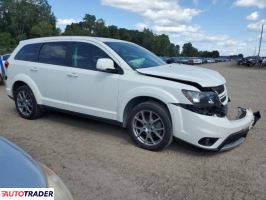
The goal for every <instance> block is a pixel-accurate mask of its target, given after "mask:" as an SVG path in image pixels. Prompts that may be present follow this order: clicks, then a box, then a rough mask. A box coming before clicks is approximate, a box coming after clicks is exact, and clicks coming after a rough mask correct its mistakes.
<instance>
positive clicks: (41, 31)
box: [0, 0, 58, 45]
mask: <svg viewBox="0 0 266 200" xmlns="http://www.w3.org/2000/svg"><path fill="white" fill-rule="evenodd" d="M0 19H1V23H0V32H8V33H10V35H11V36H12V38H13V40H14V42H13V43H12V44H11V45H16V44H17V43H18V42H19V41H20V40H21V39H27V38H31V37H39V36H50V35H57V34H58V30H57V29H56V18H55V16H54V14H53V13H52V11H51V6H50V5H49V4H48V1H47V0H0Z"/></svg>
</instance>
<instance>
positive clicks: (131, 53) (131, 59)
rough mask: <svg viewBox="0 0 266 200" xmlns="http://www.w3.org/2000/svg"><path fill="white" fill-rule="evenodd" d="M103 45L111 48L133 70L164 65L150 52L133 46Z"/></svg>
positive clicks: (111, 43) (109, 43)
mask: <svg viewBox="0 0 266 200" xmlns="http://www.w3.org/2000/svg"><path fill="white" fill-rule="evenodd" d="M105 44H107V45H108V46H109V47H110V48H112V49H113V50H114V51H115V52H116V53H117V54H118V55H119V56H120V57H121V58H122V59H123V60H124V61H125V62H126V63H127V64H128V65H129V66H130V67H132V68H133V69H141V68H148V67H156V66H160V65H165V64H166V63H165V62H164V61H162V60H161V59H160V58H159V57H157V56H156V55H154V54H153V53H151V52H150V51H148V50H146V49H144V48H142V47H140V46H138V45H135V44H131V43H126V42H105Z"/></svg>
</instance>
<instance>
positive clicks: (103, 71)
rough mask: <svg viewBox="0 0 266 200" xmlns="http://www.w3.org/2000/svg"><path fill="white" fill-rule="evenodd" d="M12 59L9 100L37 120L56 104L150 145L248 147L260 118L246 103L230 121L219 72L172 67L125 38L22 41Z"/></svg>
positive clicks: (226, 99) (21, 112)
mask: <svg viewBox="0 0 266 200" xmlns="http://www.w3.org/2000/svg"><path fill="white" fill-rule="evenodd" d="M8 62H9V63H7V67H8V68H7V86H6V91H7V94H8V96H9V97H11V98H13V99H14V100H15V105H16V108H17V110H18V113H19V114H20V115H21V117H23V118H25V119H36V118H38V117H40V116H41V114H42V113H43V110H44V109H56V110H60V111H64V112H68V113H74V114H80V115H82V116H89V117H93V118H96V119H101V120H105V121H109V122H113V123H116V124H120V125H121V126H123V127H126V128H128V130H129V132H130V134H131V136H132V138H133V140H134V141H135V142H136V144H138V145H139V146H140V147H142V148H145V149H148V150H154V151H156V150H161V149H163V148H165V147H167V146H168V145H169V144H170V143H171V142H172V139H173V137H176V138H179V139H181V140H184V141H186V142H189V143H191V144H193V145H195V146H198V147H201V148H204V149H208V150H228V149H231V148H233V147H235V146H237V145H239V144H241V143H242V142H243V141H244V140H245V137H246V136H247V134H248V131H249V130H250V129H251V128H252V127H253V126H254V125H255V123H256V121H257V120H258V119H259V118H260V114H259V112H257V113H255V114H254V113H253V112H252V111H251V109H246V108H239V110H238V115H237V117H236V120H233V121H231V120H229V119H228V118H227V104H228V99H229V98H228V93H227V89H226V86H225V83H226V81H225V79H224V78H223V76H221V75H220V74H219V73H218V72H216V71H212V70H209V69H204V68H200V67H192V66H188V65H182V64H166V63H165V62H164V61H163V60H161V59H160V58H158V57H157V56H155V55H154V54H152V53H151V52H149V51H148V50H146V49H144V48H142V47H140V46H138V45H136V44H133V43H130V42H126V41H121V40H115V39H108V38H92V37H50V38H39V39H31V40H26V41H22V42H20V44H19V45H18V47H17V48H16V49H15V51H14V52H13V53H12V55H11V56H10V58H9V60H8Z"/></svg>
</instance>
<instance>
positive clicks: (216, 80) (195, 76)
mask: <svg viewBox="0 0 266 200" xmlns="http://www.w3.org/2000/svg"><path fill="white" fill-rule="evenodd" d="M137 71H138V72H140V73H142V74H146V75H152V76H160V77H164V78H171V79H175V80H180V81H188V82H194V83H198V84H199V85H200V86H202V87H214V86H219V85H223V84H225V82H226V81H225V79H224V77H223V76H222V75H221V74H219V73H218V72H216V71H213V70H210V69H205V68H202V67H195V66H189V65H182V64H169V65H162V66H158V67H150V68H143V69H137Z"/></svg>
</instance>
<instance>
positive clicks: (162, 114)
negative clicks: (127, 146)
mask: <svg viewBox="0 0 266 200" xmlns="http://www.w3.org/2000/svg"><path fill="white" fill-rule="evenodd" d="M149 111H150V112H149ZM143 112H144V115H146V116H145V117H144V120H145V121H146V119H145V118H147V114H148V115H149V113H152V114H151V115H152V116H153V117H152V118H154V117H155V119H156V120H157V117H158V118H160V120H159V121H158V120H157V122H155V123H159V126H160V127H163V128H160V129H164V130H162V131H163V132H161V134H162V135H160V137H161V138H159V137H157V136H158V134H157V133H158V132H157V131H156V132H157V133H156V134H155V132H153V128H154V126H153V125H154V124H155V123H154V124H153V123H148V124H149V125H147V123H146V125H147V126H149V128H144V127H146V126H142V130H141V131H140V132H142V133H140V132H138V133H136V132H137V130H139V127H137V125H136V123H138V120H137V121H136V117H137V118H138V116H143V115H142V113H143ZM145 112H146V113H145ZM140 113H141V115H139V114H140ZM148 118H149V117H148ZM156 120H153V119H152V120H151V121H156ZM140 123H141V124H142V122H140ZM151 124H152V125H151ZM155 125H156V124H155ZM151 126H152V128H150V127H151ZM134 127H135V128H134ZM127 128H128V131H129V132H130V134H131V137H132V139H133V141H134V142H135V143H136V144H137V145H138V146H139V147H141V148H143V149H147V150H151V151H160V150H163V149H164V148H166V147H167V146H169V145H170V144H171V142H172V140H173V133H172V132H173V131H172V122H171V118H170V114H169V112H168V111H167V109H166V108H165V107H164V106H163V105H161V104H160V103H157V102H154V101H147V102H144V103H141V104H139V105H137V106H135V107H134V108H133V109H132V111H131V113H130V115H129V118H128V121H127ZM154 129H158V128H157V127H156V128H154ZM144 130H145V131H144ZM145 133H146V134H149V135H152V138H153V139H158V141H157V143H154V144H148V143H149V141H143V137H145V138H146V140H148V139H149V140H150V143H152V140H151V138H150V136H149V138H148V139H147V135H146V136H142V135H144V134H145ZM136 134H137V135H138V136H137V135H136ZM146 142H147V143H146ZM153 142H154V140H153Z"/></svg>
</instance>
